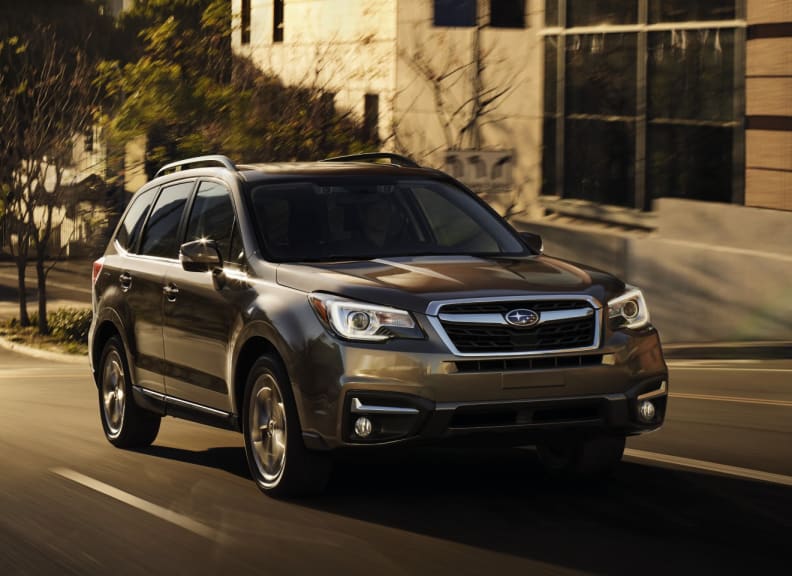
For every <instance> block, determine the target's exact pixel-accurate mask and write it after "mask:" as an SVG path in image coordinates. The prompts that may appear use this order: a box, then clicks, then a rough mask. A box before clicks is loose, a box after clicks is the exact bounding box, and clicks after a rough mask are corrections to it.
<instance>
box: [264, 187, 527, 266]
mask: <svg viewBox="0 0 792 576" xmlns="http://www.w3.org/2000/svg"><path fill="white" fill-rule="evenodd" d="M250 199H251V204H252V208H253V212H254V217H255V220H256V224H257V227H258V230H259V233H260V237H261V240H262V241H263V243H264V248H265V251H266V252H267V254H268V255H269V256H270V257H271V258H272V259H274V260H277V261H290V262H296V261H305V260H341V259H371V258H383V257H395V256H409V255H446V254H473V255H482V256H505V255H512V256H513V255H520V254H524V253H525V248H524V246H523V245H522V243H521V242H520V241H519V239H518V238H517V237H515V235H514V234H513V233H512V232H510V231H509V230H508V228H507V227H506V226H504V225H503V223H502V221H501V220H500V219H499V218H498V217H496V216H494V215H493V214H492V213H490V212H489V211H488V210H486V209H485V208H484V207H482V206H481V205H480V204H479V203H478V202H477V201H476V200H475V199H474V198H471V197H470V196H469V195H468V194H467V193H466V192H464V191H462V190H460V189H458V188H456V187H454V186H452V185H451V184H448V183H444V182H435V181H427V180H394V181H390V182H387V181H386V182H383V181H375V182H371V181H370V177H367V178H366V180H363V179H360V178H358V179H355V178H350V177H345V178H344V179H343V180H334V181H328V182H289V183H280V184H265V185H258V186H256V187H254V188H252V189H251V190H250Z"/></svg>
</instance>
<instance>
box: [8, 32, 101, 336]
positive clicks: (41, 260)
mask: <svg viewBox="0 0 792 576" xmlns="http://www.w3.org/2000/svg"><path fill="white" fill-rule="evenodd" d="M29 38H30V39H29V40H28V41H27V43H26V44H24V45H20V46H19V48H18V49H17V50H16V51H15V58H14V64H15V65H14V69H13V77H10V75H6V77H4V78H0V80H1V81H2V82H0V86H2V87H3V97H2V104H3V120H2V134H3V140H4V148H3V153H4V158H6V159H8V160H9V161H10V166H11V167H12V168H11V169H10V170H9V173H10V177H9V178H8V182H7V183H6V187H7V189H8V190H7V192H8V199H9V201H8V209H7V214H6V221H7V222H9V223H10V229H11V230H12V234H14V235H15V237H16V241H15V242H13V243H12V246H13V248H12V250H13V254H14V258H15V261H16V265H17V274H18V278H19V281H18V285H19V290H20V322H21V323H22V324H23V325H27V324H29V318H28V315H27V310H26V304H27V300H26V296H25V292H24V290H25V269H26V266H27V263H28V261H29V259H30V249H31V248H32V249H34V250H35V264H36V278H37V287H38V329H39V332H40V333H42V334H46V333H48V332H49V325H48V323H47V290H46V288H47V287H46V281H47V275H48V274H49V272H50V270H51V269H52V265H50V266H47V260H48V259H50V258H51V257H52V256H58V255H59V254H52V250H51V240H52V237H53V231H54V230H55V229H56V228H58V227H59V226H60V224H61V223H62V222H63V219H64V217H65V216H64V215H61V214H62V213H63V211H62V210H60V209H59V208H61V207H62V206H63V203H64V194H63V193H64V184H65V183H64V174H65V172H66V170H67V168H68V167H70V166H71V165H72V164H73V160H72V158H73V148H74V140H75V135H77V134H80V133H83V132H84V131H85V130H86V128H88V127H90V126H91V125H92V123H93V114H94V111H95V109H96V104H97V101H98V92H97V90H96V88H95V87H94V84H93V73H92V68H91V66H90V65H89V64H88V62H87V60H86V56H85V54H84V52H83V51H82V50H79V49H74V50H71V51H70V50H66V49H65V48H64V47H63V46H61V45H60V44H59V42H58V40H57V37H56V35H55V33H54V31H53V30H52V29H51V28H49V27H46V26H39V27H37V28H36V29H35V30H33V31H32V33H31V34H30V35H29Z"/></svg>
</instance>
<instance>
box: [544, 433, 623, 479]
mask: <svg viewBox="0 0 792 576" xmlns="http://www.w3.org/2000/svg"><path fill="white" fill-rule="evenodd" d="M624 445H625V438H624V436H606V435H601V436H588V437H567V436H562V437H558V438H550V439H547V440H545V441H544V442H542V443H540V444H538V445H537V446H536V449H537V452H538V454H539V460H540V462H541V463H542V466H543V467H544V468H545V470H547V472H549V473H550V474H554V475H561V476H569V477H575V476H577V477H587V478H598V477H604V476H606V475H608V474H609V473H610V472H611V471H612V470H613V469H614V468H615V467H616V465H617V464H618V463H619V462H620V461H621V459H622V455H623V454H624Z"/></svg>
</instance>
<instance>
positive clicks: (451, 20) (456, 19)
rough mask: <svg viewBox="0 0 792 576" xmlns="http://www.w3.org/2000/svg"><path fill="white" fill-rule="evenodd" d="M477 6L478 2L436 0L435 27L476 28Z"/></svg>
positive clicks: (472, 0)
mask: <svg viewBox="0 0 792 576" xmlns="http://www.w3.org/2000/svg"><path fill="white" fill-rule="evenodd" d="M476 4H477V0H434V25H435V26H449V27H463V26H467V27H469V26H475V25H476V16H477V11H476Z"/></svg>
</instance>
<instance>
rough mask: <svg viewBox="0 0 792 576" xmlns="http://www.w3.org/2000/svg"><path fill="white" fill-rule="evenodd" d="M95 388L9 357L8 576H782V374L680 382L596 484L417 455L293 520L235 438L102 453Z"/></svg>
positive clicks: (734, 371)
mask: <svg viewBox="0 0 792 576" xmlns="http://www.w3.org/2000/svg"><path fill="white" fill-rule="evenodd" d="M89 378H90V377H89V373H88V368H87V367H83V366H80V365H67V364H59V363H53V362H49V361H47V362H44V361H40V360H32V359H30V358H28V357H25V356H20V355H17V354H15V353H11V352H8V351H5V350H2V349H0V574H3V575H4V576H8V575H15V574H35V575H39V574H58V575H60V574H80V575H90V574H101V575H104V574H165V573H177V574H229V575H232V574H233V575H236V574H264V575H269V574H272V575H278V576H281V575H287V574H345V575H350V574H365V575H367V576H372V575H377V576H380V575H390V574H433V575H434V574H454V575H460V574H582V573H590V574H591V573H597V574H630V575H635V574H641V575H644V574H688V573H690V574H692V573H696V574H736V573H741V574H744V573H751V574H764V573H770V572H771V571H772V572H773V573H786V572H787V571H788V569H786V568H785V565H786V562H787V556H788V554H787V548H788V546H789V542H790V537H792V362H790V361H776V362H763V363H752V362H746V363H734V362H730V363H715V362H709V363H697V362H690V361H687V362H685V363H683V364H676V365H674V366H673V367H672V372H671V384H672V392H673V396H672V398H671V399H670V407H669V411H670V418H669V420H668V422H667V424H666V427H665V428H664V429H663V430H662V431H660V432H658V433H655V434H652V435H649V436H646V437H643V438H640V439H636V440H632V441H630V442H629V448H630V454H631V455H629V456H628V457H627V458H626V460H625V462H624V463H622V465H621V466H620V468H619V470H618V471H617V472H616V474H615V476H614V477H613V478H612V479H611V480H609V481H608V482H606V483H603V484H599V485H574V484H568V485H558V484H555V483H553V482H551V481H549V480H548V479H546V478H545V477H544V476H543V475H542V474H541V472H540V470H539V467H538V465H537V462H536V456H535V454H534V453H533V452H532V451H530V450H522V449H515V450H505V451H496V452H489V453H487V452H481V451H474V452H461V451H455V452H437V451H426V452H420V453H414V454H394V455H391V456H385V457H377V458H367V459H366V460H365V461H357V462H345V463H343V464H342V465H341V466H339V467H337V469H336V472H335V474H334V476H333V480H332V481H331V485H330V489H329V491H328V493H327V494H326V495H324V496H322V497H319V498H315V499H312V500H305V501H296V502H284V501H277V500H274V499H271V498H268V497H266V496H264V495H263V494H261V493H259V491H258V490H257V488H256V487H255V486H254V485H253V482H252V481H251V480H250V478H249V476H248V473H247V469H246V465H245V462H244V455H243V449H242V438H241V436H240V435H237V434H234V433H231V432H225V431H220V430H214V429H210V428H205V427H201V426H198V425H195V424H191V423H187V422H182V421H178V420H174V419H171V418H167V419H165V420H164V421H163V426H162V429H161V432H160V436H159V437H158V439H157V441H156V443H155V445H154V446H153V447H151V448H150V449H147V450H144V451H140V452H131V451H122V450H118V449H115V448H113V447H112V446H110V444H108V443H107V442H106V441H105V440H104V437H103V435H102V431H101V426H100V423H99V418H98V412H97V406H96V405H97V402H96V392H95V388H94V387H93V384H92V383H91V381H90V379H89ZM636 451H638V452H636ZM663 455H670V456H672V457H673V458H674V462H673V463H664V462H660V461H658V460H662V459H664V458H665V456H663ZM676 458H681V459H682V460H677V459H676ZM718 465H727V466H728V468H720V467H719V466H718Z"/></svg>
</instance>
